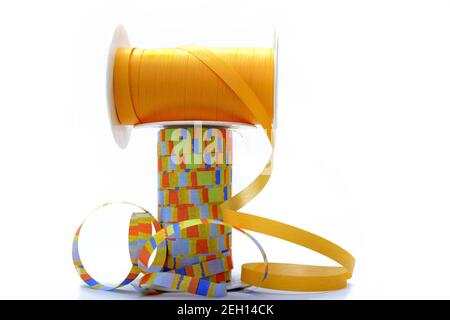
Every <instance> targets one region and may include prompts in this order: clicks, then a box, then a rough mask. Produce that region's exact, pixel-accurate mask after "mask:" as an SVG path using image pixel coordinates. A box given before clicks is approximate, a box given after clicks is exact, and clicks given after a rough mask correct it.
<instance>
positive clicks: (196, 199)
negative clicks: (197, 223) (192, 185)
mask: <svg viewBox="0 0 450 320" xmlns="http://www.w3.org/2000/svg"><path fill="white" fill-rule="evenodd" d="M189 200H190V202H191V203H192V204H200V195H199V192H198V190H189Z"/></svg>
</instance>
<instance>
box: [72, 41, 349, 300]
mask: <svg viewBox="0 0 450 320" xmlns="http://www.w3.org/2000/svg"><path fill="white" fill-rule="evenodd" d="M134 50H135V49H131V51H128V52H125V51H124V49H119V50H118V53H117V55H118V56H120V55H121V54H122V55H123V54H127V55H128V56H127V57H128V58H129V59H130V60H129V61H128V60H127V62H130V61H131V60H132V59H133V55H132V53H133V51H134ZM136 50H137V49H136ZM179 50H180V51H184V52H185V53H188V54H189V59H192V58H195V59H196V60H198V61H199V62H201V63H202V64H203V66H205V67H207V68H208V70H210V71H211V73H212V74H214V75H215V76H216V77H217V78H218V79H220V81H222V82H223V83H224V84H226V86H227V87H228V88H229V89H230V90H231V91H232V92H234V94H235V95H236V96H237V97H238V98H239V100H240V101H241V102H242V105H243V106H244V107H245V108H246V110H247V112H249V113H250V114H252V117H251V118H248V119H252V121H250V123H258V124H261V126H262V127H263V129H264V130H265V132H266V135H267V138H268V139H269V141H270V143H271V146H272V152H271V155H270V158H269V161H268V162H267V164H266V166H265V167H264V169H263V171H262V172H261V173H260V174H259V175H258V176H257V178H256V179H255V180H254V181H253V182H252V183H250V184H249V185H248V186H247V187H245V188H244V189H243V190H242V191H240V192H239V193H238V194H236V195H235V196H233V197H231V198H230V199H228V200H227V201H225V202H224V203H222V204H221V205H219V209H220V212H221V215H222V217H223V221H222V222H221V221H217V220H209V219H191V220H185V221H181V222H179V223H176V224H172V225H169V226H167V227H164V228H162V229H161V228H160V226H159V228H160V230H159V231H157V232H156V234H155V235H154V236H152V237H150V238H149V239H147V240H145V238H140V240H141V242H144V243H145V244H144V245H143V246H142V247H138V249H136V248H135V249H136V250H130V257H131V260H132V263H133V268H132V271H131V272H130V274H129V276H128V277H127V279H126V280H125V281H124V282H122V283H121V284H120V285H119V286H122V285H125V284H128V283H130V282H131V281H133V280H134V279H135V278H136V277H137V275H136V272H138V271H139V270H140V271H143V272H144V273H145V275H144V277H143V278H141V281H140V284H141V285H145V284H149V285H150V286H151V285H162V286H163V287H170V288H173V289H177V290H182V291H188V292H191V293H195V294H200V295H205V296H215V297H218V296H222V295H224V294H225V292H224V287H223V285H224V284H220V283H213V282H210V281H207V280H203V281H202V279H198V278H196V277H189V276H185V275H179V274H178V273H177V272H159V271H160V269H161V265H160V263H161V261H159V257H161V256H162V255H160V253H159V252H163V253H164V254H165V249H160V248H161V247H164V244H165V242H166V240H167V238H168V237H170V236H171V235H173V234H177V233H179V232H180V230H183V229H185V228H188V227H191V226H193V225H199V224H203V223H217V224H223V225H228V226H232V227H233V228H235V229H238V230H240V231H243V229H245V230H247V231H255V232H258V233H263V234H266V235H270V236H274V237H277V238H279V239H283V240H286V241H289V242H292V243H294V244H297V245H300V246H304V247H306V248H308V249H311V250H313V251H316V252H318V253H320V254H322V255H324V256H326V257H328V258H330V259H332V260H334V261H335V262H337V263H338V264H339V265H340V266H311V265H301V264H284V263H268V262H267V258H266V256H265V254H264V251H263V250H262V248H261V246H260V245H259V244H258V243H257V242H256V240H254V239H253V238H252V237H251V236H250V235H249V234H248V233H246V234H247V235H248V236H249V237H251V239H252V240H254V241H255V243H256V244H257V246H258V247H259V249H260V250H261V252H262V253H263V257H264V262H263V263H247V264H244V265H243V266H242V272H241V280H242V282H244V283H246V284H248V285H253V286H260V287H264V288H268V289H275V290H290V291H327V290H336V289H341V288H344V287H345V286H346V283H347V279H349V278H351V276H352V272H353V268H354V264H355V260H354V258H353V256H352V255H351V254H350V253H348V252H347V251H346V250H344V249H343V248H341V247H339V246H338V245H336V244H334V243H332V242H330V241H328V240H326V239H324V238H322V237H319V236H317V235H315V234H312V233H310V232H308V231H305V230H302V229H299V228H296V227H293V226H290V225H287V224H284V223H282V222H278V221H274V220H271V219H267V218H262V217H258V216H254V215H250V214H247V213H243V212H239V211H238V210H239V209H240V208H242V207H243V206H244V205H245V204H246V203H248V202H249V201H250V200H252V199H253V198H254V197H255V196H256V195H257V194H258V193H259V192H260V191H261V190H262V189H263V188H264V186H265V185H266V184H267V182H268V180H269V179H270V176H271V173H272V156H273V150H274V146H275V144H274V139H273V135H272V118H273V117H272V115H271V114H270V110H271V108H268V107H267V104H266V105H264V104H263V103H262V102H261V99H260V98H259V97H258V95H257V94H256V93H255V91H254V90H253V89H252V87H251V86H249V84H248V81H246V80H244V79H243V78H242V77H241V75H240V73H239V72H238V71H236V69H235V68H234V67H233V66H231V65H230V64H229V63H227V61H225V59H223V58H222V57H221V56H219V55H218V54H216V53H214V52H213V51H212V50H208V49H205V48H200V47H195V46H188V47H182V48H179ZM139 59H140V61H142V55H141V56H139ZM119 60H121V59H117V57H116V62H117V61H119ZM122 60H123V59H122ZM131 66H132V64H130V68H131ZM124 70H125V71H126V72H124ZM115 71H117V75H118V77H119V78H122V79H126V82H127V86H126V87H124V86H123V85H120V83H119V84H117V83H116V82H115V89H114V91H115V99H116V102H117V105H126V106H128V107H130V106H131V109H130V108H128V110H127V109H126V108H117V113H118V118H119V120H120V121H121V123H124V124H137V123H143V122H145V121H155V119H153V120H148V119H147V120H145V119H144V121H142V119H139V117H138V112H137V109H135V108H136V107H138V106H139V104H134V102H133V98H134V97H135V96H136V92H134V94H133V93H132V92H133V91H136V88H139V87H138V86H136V84H133V83H132V82H133V79H129V78H128V76H129V75H130V74H131V73H130V72H129V71H130V70H128V66H127V68H125V69H123V68H120V66H119V67H117V64H116V68H115ZM134 81H136V80H135V79H134ZM118 91H121V92H122V93H124V94H121V95H116V93H117V92H118ZM141 95H144V93H142V92H138V93H137V96H141ZM130 101H131V103H130ZM138 108H139V107H138ZM130 110H132V113H130V112H129V111H130ZM242 112H244V111H242ZM224 120H228V121H229V120H230V119H224ZM244 122H248V121H244ZM143 211H144V213H145V214H149V213H148V211H146V210H143ZM149 217H150V216H149ZM149 217H147V218H149ZM133 219H137V217H136V216H132V223H135V221H134V220H133ZM149 221H152V223H155V219H152V218H150V220H149ZM146 225H147V226H148V223H147V224H146ZM80 228H81V227H80ZM80 228H79V229H78V231H77V234H76V235H75V239H74V245H73V260H74V264H75V266H76V268H77V271H78V272H79V274H80V276H81V277H82V279H83V280H84V281H85V282H86V283H87V284H88V285H89V286H91V287H93V288H96V289H103V290H111V289H113V287H105V286H102V285H101V284H99V283H97V282H96V281H95V280H93V279H92V278H91V277H90V276H89V275H88V274H87V272H86V270H85V269H84V267H83V265H82V263H81V260H80V258H79V254H78V247H77V240H78V234H79V231H80ZM130 228H131V227H130ZM155 229H157V228H156V226H155ZM130 230H131V229H130ZM243 232H244V233H245V231H243ZM155 248H158V250H157V256H156V258H155V260H154V262H153V264H152V265H151V266H150V267H146V264H147V263H148V258H149V257H150V253H151V252H152V251H153V250H154V249H155ZM132 251H133V253H131V252H132ZM137 251H139V253H136V252H137ZM142 256H143V258H141V257H142ZM154 264H155V265H154Z"/></svg>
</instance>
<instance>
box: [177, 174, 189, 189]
mask: <svg viewBox="0 0 450 320" xmlns="http://www.w3.org/2000/svg"><path fill="white" fill-rule="evenodd" d="M187 184H188V182H187V174H186V172H179V173H178V186H179V187H186V186H187Z"/></svg>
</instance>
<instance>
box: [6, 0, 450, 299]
mask: <svg viewBox="0 0 450 320" xmlns="http://www.w3.org/2000/svg"><path fill="white" fill-rule="evenodd" d="M449 17H450V2H449V1H411V0H407V1H406V0H405V1H392V0H390V1H286V2H282V1H272V2H268V1H261V0H260V1H230V0H228V1H223V2H219V1H177V2H174V1H172V2H168V1H148V0H147V1H129V0H127V1H111V0H108V1H81V0H78V1H13V2H11V1H10V2H6V1H3V2H1V3H0V30H1V42H0V88H1V89H0V107H1V119H2V121H1V125H0V137H1V146H0V147H1V149H0V150H1V157H0V164H1V165H0V194H1V201H0V254H1V256H0V259H1V263H0V275H1V283H0V298H44V299H45V298H70V299H77V298H94V299H97V298H98V299H102V298H119V299H123V298H141V296H140V295H139V294H137V293H134V292H133V291H132V290H130V291H129V292H125V293H108V294H104V293H99V292H94V291H92V290H88V289H86V288H84V287H83V286H82V285H81V282H80V280H79V278H78V276H77V274H76V272H75V271H74V268H73V267H72V265H71V241H72V235H73V233H74V231H75V229H76V227H77V226H78V224H79V223H80V222H81V221H82V219H83V218H84V217H85V216H86V215H87V213H88V212H89V211H90V210H91V209H92V208H93V207H95V206H97V205H99V204H101V203H103V202H105V201H109V200H129V201H134V202H137V203H139V204H141V205H143V206H146V207H148V208H149V209H151V210H152V211H153V212H156V210H155V208H156V196H155V195H156V187H157V186H156V178H155V170H156V167H155V165H156V162H155V134H156V131H155V130H154V129H149V130H136V131H134V132H133V137H132V140H131V143H130V145H129V147H128V148H127V149H126V150H120V149H119V148H118V147H116V145H115V144H114V141H113V139H112V136H111V133H110V131H109V124H108V120H107V116H106V104H105V70H106V57H107V52H108V46H109V43H110V40H111V37H112V33H113V31H114V28H115V26H116V25H117V24H119V23H122V24H124V25H125V26H126V27H127V29H128V32H129V36H130V39H131V41H132V43H133V44H135V45H136V46H141V47H162V46H176V45H181V44H186V43H197V44H201V45H221V44H223V45H246V44H248V45H258V44H262V43H264V44H266V42H267V39H269V41H268V43H269V44H268V45H270V41H271V37H272V28H273V26H274V25H275V26H276V27H277V30H278V33H279V37H280V48H279V86H278V88H279V105H278V132H277V138H278V139H277V149H276V163H275V170H274V175H273V179H272V181H271V182H270V183H269V185H268V186H267V188H266V189H265V190H264V191H263V192H262V193H261V194H260V196H259V197H258V198H257V199H255V200H254V201H253V202H252V203H251V204H249V205H248V206H247V207H246V208H245V210H246V211H247V212H251V213H254V214H259V215H262V216H266V217H270V218H275V219H278V220H281V221H284V222H288V223H290V224H294V225H296V226H299V227H302V228H305V229H307V230H310V231H312V232H315V233H318V234H320V235H322V236H324V237H326V238H328V239H330V240H332V241H334V242H336V243H338V244H340V245H342V246H343V247H344V248H346V249H347V250H349V251H350V252H351V253H353V254H354V256H355V257H356V259H357V265H356V269H355V274H354V278H353V279H352V280H351V286H350V287H349V288H348V289H345V290H342V291H339V292H334V293H325V294H317V295H304V294H303V295H302V294H296V295H292V294H290V295H285V296H279V295H269V296H266V295H258V296H257V298H259V297H263V298H264V297H275V298H276V297H287V298H293V299H297V298H299V299H302V298H304V299H306V298H307V299H309V298H325V299H334V298H346V299H364V298H388V299H390V298H450V293H449V292H448V289H447V288H448V287H449V286H450V276H449V272H448V270H449V269H450V257H449V252H450V251H449V248H448V246H449V244H450V235H449V232H448V230H449V224H450V218H449V215H450V198H449V195H450V147H449V140H450V125H449V122H450V42H449V39H450V19H449ZM261 137H262V136H261V135H260V133H258V132H257V131H256V130H249V129H246V130H243V131H242V137H241V136H236V135H235V145H236V149H235V171H234V177H233V178H234V182H235V183H234V190H235V191H237V190H239V189H240V188H242V187H243V186H244V185H245V183H246V182H249V181H250V180H251V178H252V175H254V174H256V173H257V171H258V169H259V168H260V167H261V166H262V165H263V163H264V161H265V157H266V156H267V146H265V145H264V143H265V142H264V140H263V139H262V138H261ZM120 219H122V218H114V219H111V220H110V221H109V222H105V221H106V219H104V220H102V223H103V226H104V228H97V229H96V230H97V232H98V236H97V240H98V239H100V236H102V235H104V236H108V237H109V239H111V242H110V243H111V245H114V247H113V249H112V250H109V251H108V250H107V251H106V253H107V254H106V253H104V254H103V255H102V254H100V253H99V251H97V253H98V255H97V258H99V259H98V260H101V261H103V262H99V265H102V266H106V269H107V270H104V273H102V272H101V271H98V272H97V273H94V274H101V275H103V276H105V275H107V274H109V273H111V276H112V277H113V279H112V280H114V279H119V278H120V276H121V275H123V272H122V271H123V270H122V269H124V268H126V266H127V260H126V245H124V243H125V242H124V241H125V239H126V226H125V227H123V226H121V227H117V226H115V224H114V223H115V222H120V221H121V222H123V221H125V222H126V217H125V220H123V219H122V220H123V221H122V220H120ZM119 220H120V221H119ZM109 226H111V228H110V229H109V228H107V227H109ZM114 226H115V227H114ZM91 230H92V228H91ZM111 230H113V231H120V232H119V233H118V234H117V233H113V232H112V231H111ZM86 234H87V233H86ZM256 236H257V238H258V239H259V240H261V242H262V244H263V246H264V247H265V248H266V250H267V253H268V257H269V260H271V261H278V262H283V261H284V262H294V263H295V262H298V263H329V261H327V260H326V259H323V258H322V257H317V256H316V255H315V254H313V253H311V252H308V251H306V250H303V249H299V248H296V247H294V246H291V245H290V244H287V243H285V242H282V241H279V240H276V239H270V238H267V237H263V236H260V235H256ZM86 239H88V237H86ZM91 240H95V238H93V239H91ZM100 242H101V241H100ZM108 243H109V242H108ZM97 245H98V244H97ZM234 245H235V247H236V248H237V249H236V250H235V262H236V266H237V268H236V270H238V269H239V264H241V263H243V262H246V261H247V262H248V261H258V259H260V257H258V255H257V252H256V250H255V249H254V248H253V247H252V246H251V244H249V243H248V240H246V239H244V238H242V237H241V236H240V235H236V236H235V238H234ZM90 246H91V250H94V248H96V244H95V243H94V241H92V242H90ZM84 247H85V248H87V247H88V246H86V245H85V246H84ZM82 249H83V248H82ZM88 251H89V250H88V249H86V250H85V253H86V257H87V256H89V255H91V256H92V253H90V254H89V253H88ZM82 253H83V252H82ZM100 258H101V259H100ZM105 261H106V262H105ZM106 263H107V264H109V268H108V265H107V264H106ZM86 265H92V266H93V265H95V263H93V261H91V262H89V263H88V261H86ZM94 268H95V267H94ZM116 269H120V270H116ZM93 271H94V270H93ZM112 271H120V272H122V273H119V274H117V273H113V272H112ZM100 278H102V276H100ZM100 278H99V279H100ZM109 279H111V278H109ZM170 297H171V295H164V296H162V298H170ZM182 297H186V296H182ZM232 297H236V298H248V296H245V295H242V294H241V295H239V294H235V295H234V296H232ZM252 298H254V297H252Z"/></svg>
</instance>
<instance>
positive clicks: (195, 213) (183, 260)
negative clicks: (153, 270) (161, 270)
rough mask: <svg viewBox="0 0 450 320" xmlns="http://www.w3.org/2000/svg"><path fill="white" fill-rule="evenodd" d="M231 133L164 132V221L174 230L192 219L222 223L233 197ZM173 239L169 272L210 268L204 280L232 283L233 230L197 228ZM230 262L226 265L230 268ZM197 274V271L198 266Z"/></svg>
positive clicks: (160, 155) (161, 169) (161, 143)
mask: <svg viewBox="0 0 450 320" xmlns="http://www.w3.org/2000/svg"><path fill="white" fill-rule="evenodd" d="M231 151H232V145H231V134H230V133H229V131H228V130H227V129H224V128H204V127H202V128H196V127H187V128H165V129H161V130H160V131H159V133H158V178H159V180H158V186H159V188H158V219H159V221H160V222H161V223H163V224H164V225H170V224H173V223H178V222H181V221H186V220H189V219H214V220H222V217H221V215H220V213H219V208H218V206H219V204H221V203H222V202H224V201H226V200H227V199H229V198H230V197H231V173H232V168H231V154H232V153H231ZM183 231H184V232H183V233H181V234H180V235H178V236H175V237H173V238H169V239H168V240H167V259H166V264H165V268H166V270H171V269H172V268H173V267H174V266H175V267H177V268H179V267H191V266H195V265H196V264H199V263H200V266H202V263H208V264H209V266H214V267H213V268H211V267H210V268H209V269H211V270H214V273H210V272H207V271H205V270H203V273H200V274H199V275H200V276H202V279H207V280H210V281H213V282H217V283H221V282H225V281H228V280H230V278H231V269H232V268H233V263H232V258H231V229H230V228H229V227H223V226H219V225H217V224H203V225H196V226H193V227H190V228H187V229H185V230H183ZM224 262H226V263H224ZM194 269H195V267H194Z"/></svg>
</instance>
